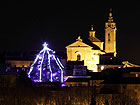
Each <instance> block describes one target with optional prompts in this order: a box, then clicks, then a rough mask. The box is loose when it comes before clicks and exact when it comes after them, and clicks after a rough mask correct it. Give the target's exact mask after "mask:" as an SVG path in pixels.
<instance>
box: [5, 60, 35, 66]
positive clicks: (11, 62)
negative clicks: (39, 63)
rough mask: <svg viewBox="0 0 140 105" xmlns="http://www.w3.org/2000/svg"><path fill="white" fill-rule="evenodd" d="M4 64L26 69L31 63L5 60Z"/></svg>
mask: <svg viewBox="0 0 140 105" xmlns="http://www.w3.org/2000/svg"><path fill="white" fill-rule="evenodd" d="M6 63H10V64H11V66H12V67H15V66H16V67H28V66H30V64H32V63H33V61H21V60H7V61H6Z"/></svg>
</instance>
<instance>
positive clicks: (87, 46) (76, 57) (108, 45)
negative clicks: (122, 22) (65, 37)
mask: <svg viewBox="0 0 140 105" xmlns="http://www.w3.org/2000/svg"><path fill="white" fill-rule="evenodd" d="M103 44H104V42H102V41H101V40H99V39H98V38H97V37H96V36H95V31H94V30H93V26H92V27H91V30H90V31H89V38H88V39H86V40H83V39H82V38H81V37H80V36H79V37H78V38H77V40H76V42H74V43H72V44H70V45H68V46H66V50H67V61H84V66H87V69H88V70H91V71H92V72H98V64H100V55H103V54H106V53H111V54H113V55H114V57H115V56H116V54H117V52H116V23H115V22H114V21H113V17H112V13H111V12H110V13H109V18H108V21H107V22H106V23H105V48H103V46H104V45H103Z"/></svg>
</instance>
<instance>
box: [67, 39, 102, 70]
mask: <svg viewBox="0 0 140 105" xmlns="http://www.w3.org/2000/svg"><path fill="white" fill-rule="evenodd" d="M66 49H67V61H83V60H84V66H87V69H88V70H92V71H94V72H98V67H97V64H99V61H100V54H104V52H102V51H101V50H94V48H93V47H91V46H89V45H87V44H85V43H84V42H83V41H82V39H81V38H80V36H79V37H78V39H77V41H76V42H74V43H72V44H71V45H69V46H67V47H66Z"/></svg>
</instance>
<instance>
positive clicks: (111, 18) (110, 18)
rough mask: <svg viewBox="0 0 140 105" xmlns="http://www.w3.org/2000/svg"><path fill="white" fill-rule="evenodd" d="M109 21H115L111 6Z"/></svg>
mask: <svg viewBox="0 0 140 105" xmlns="http://www.w3.org/2000/svg"><path fill="white" fill-rule="evenodd" d="M108 22H113V17H112V8H110V12H109V17H108Z"/></svg>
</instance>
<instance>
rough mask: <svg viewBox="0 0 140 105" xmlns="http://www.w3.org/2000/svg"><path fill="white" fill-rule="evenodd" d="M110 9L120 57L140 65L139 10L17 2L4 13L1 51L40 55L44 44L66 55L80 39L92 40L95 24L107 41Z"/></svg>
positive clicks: (0, 14) (0, 18)
mask: <svg viewBox="0 0 140 105" xmlns="http://www.w3.org/2000/svg"><path fill="white" fill-rule="evenodd" d="M110 8H112V9H113V17H114V21H115V22H116V24H117V52H118V57H120V58H123V59H124V60H129V61H130V62H132V63H135V64H140V55H139V54H140V48H139V45H140V8H136V7H134V8H130V7H110V6H107V7H98V6H95V5H93V4H90V3H89V4H88V5H84V4H82V5H72V4H69V3H66V4H60V3H59V4H57V3H55V4H53V3H45V4H44V3H42V4H41V3H39V4H38V3H37V2H36V3H35V4H34V3H31V2H30V3H28V2H24V3H16V2H14V1H13V2H10V3H8V4H4V6H2V7H1V9H0V26H1V32H0V36H1V38H0V51H1V52H3V51H8V52H14V51H36V50H40V49H42V43H43V42H44V41H46V42H47V43H48V44H49V47H50V48H51V49H53V50H55V51H60V50H64V51H65V47H66V46H67V45H69V44H71V43H73V42H74V41H76V38H77V37H78V36H81V37H82V38H83V39H84V38H88V31H89V30H90V27H91V25H92V24H93V26H94V30H95V31H96V37H98V38H99V39H101V40H102V41H104V28H105V27H104V24H105V22H106V21H107V20H108V13H109V9H110Z"/></svg>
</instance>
